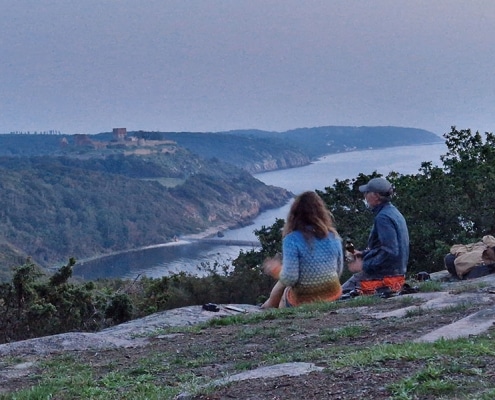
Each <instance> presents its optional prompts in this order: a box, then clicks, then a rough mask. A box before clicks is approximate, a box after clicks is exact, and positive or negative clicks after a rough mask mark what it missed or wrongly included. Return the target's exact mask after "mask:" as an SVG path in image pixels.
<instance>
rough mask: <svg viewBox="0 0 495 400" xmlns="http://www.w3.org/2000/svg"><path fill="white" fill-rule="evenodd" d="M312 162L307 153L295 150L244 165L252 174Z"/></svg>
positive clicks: (300, 165)
mask: <svg viewBox="0 0 495 400" xmlns="http://www.w3.org/2000/svg"><path fill="white" fill-rule="evenodd" d="M310 162H311V160H310V159H309V157H308V156H307V155H304V154H302V153H297V152H293V151H285V152H283V153H282V154H279V155H277V154H275V155H269V156H268V157H267V158H265V159H263V160H254V161H252V162H249V163H246V164H244V165H243V166H242V168H243V169H245V170H246V171H248V172H250V173H251V174H258V173H261V172H267V171H275V170H277V169H286V168H296V167H303V166H304V165H308V164H309V163H310Z"/></svg>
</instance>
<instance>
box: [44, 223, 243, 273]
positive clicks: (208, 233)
mask: <svg viewBox="0 0 495 400" xmlns="http://www.w3.org/2000/svg"><path fill="white" fill-rule="evenodd" d="M235 226H236V225H235V224H234V225H232V226H228V225H226V224H222V225H218V226H214V227H210V228H208V229H206V230H204V231H201V232H199V233H193V234H190V235H184V236H181V237H180V238H178V239H177V240H172V241H169V242H164V243H157V244H152V245H148V246H141V247H136V248H132V249H127V250H119V251H113V252H110V253H106V254H100V255H97V256H93V257H88V258H84V259H82V260H76V265H84V264H85V263H87V262H91V261H95V260H98V259H104V258H106V257H112V256H116V255H119V254H126V253H133V252H136V251H143V250H148V249H156V248H160V247H168V246H183V245H186V244H189V243H191V240H201V239H206V238H209V237H214V236H215V235H216V234H217V233H218V232H219V231H223V230H226V229H231V228H232V227H235ZM63 265H65V263H62V264H61V265H56V266H53V267H48V268H47V270H49V271H56V270H58V269H59V268H61V267H62V266H63Z"/></svg>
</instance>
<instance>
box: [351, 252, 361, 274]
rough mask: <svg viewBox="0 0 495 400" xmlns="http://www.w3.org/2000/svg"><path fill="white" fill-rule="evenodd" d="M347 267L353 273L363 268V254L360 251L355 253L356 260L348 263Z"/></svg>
mask: <svg viewBox="0 0 495 400" xmlns="http://www.w3.org/2000/svg"><path fill="white" fill-rule="evenodd" d="M347 269H348V270H349V271H350V272H352V273H353V274H355V273H356V272H361V271H362V270H363V256H362V254H361V252H360V251H356V252H355V253H354V260H352V261H351V262H350V263H348V264H347Z"/></svg>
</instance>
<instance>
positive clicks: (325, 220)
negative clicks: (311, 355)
mask: <svg viewBox="0 0 495 400" xmlns="http://www.w3.org/2000/svg"><path fill="white" fill-rule="evenodd" d="M343 266H344V255H343V247H342V240H341V239H340V237H339V235H338V233H337V230H336V229H335V227H334V223H333V218H332V215H331V213H330V211H328V209H327V208H326V206H325V203H324V202H323V200H322V199H321V198H320V197H319V196H318V195H317V194H316V193H315V192H312V191H309V192H304V193H302V194H301V195H299V196H298V197H296V199H295V200H294V203H293V204H292V206H291V208H290V211H289V215H288V217H287V221H286V224H285V226H284V230H283V242H282V259H280V258H279V257H275V258H272V259H268V260H266V261H265V263H264V272H265V273H266V274H269V275H271V276H273V277H274V278H275V279H278V282H277V283H276V284H275V286H274V287H273V289H272V291H271V293H270V298H269V299H268V300H267V301H266V302H265V303H264V304H263V305H262V306H261V308H277V307H293V306H297V305H300V304H302V303H309V302H313V301H333V300H337V299H338V298H340V296H341V294H342V288H341V286H340V275H341V274H342V270H343Z"/></svg>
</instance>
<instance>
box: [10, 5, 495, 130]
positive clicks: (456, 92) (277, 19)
mask: <svg viewBox="0 0 495 400" xmlns="http://www.w3.org/2000/svg"><path fill="white" fill-rule="evenodd" d="M0 7H1V14H0V15H1V23H0V132H1V133H6V132H11V131H18V130H20V131H28V130H29V131H34V130H37V131H44V130H51V129H53V130H59V131H62V132H63V133H69V134H72V133H98V132H104V131H109V130H111V129H112V128H115V127H126V128H127V129H128V130H139V129H142V130H159V131H223V130H231V129H248V128H257V129H263V130H273V131H284V130H288V129H293V128H299V127H313V126H323V125H346V126H361V125H370V126H375V125H397V126H408V127H416V128H423V129H427V130H430V131H432V132H435V133H437V134H442V133H444V132H447V131H449V130H450V126H451V125H456V126H457V127H458V128H460V129H465V128H471V129H472V130H474V131H476V130H479V131H480V132H485V131H490V132H493V131H494V130H495V1H493V0H485V1H483V0H469V1H468V0H425V1H422V0H361V1H359V0H339V1H337V0H321V1H316V0H300V1H296V0H0Z"/></svg>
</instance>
